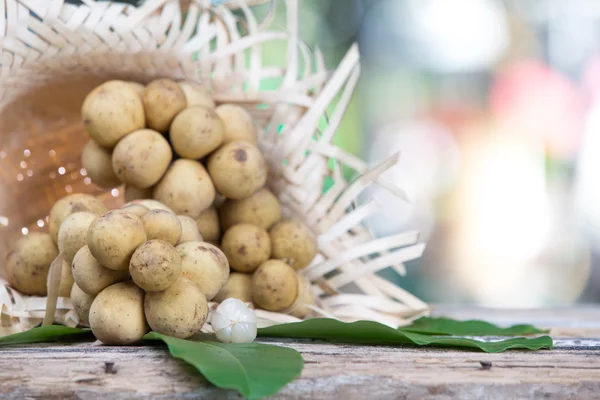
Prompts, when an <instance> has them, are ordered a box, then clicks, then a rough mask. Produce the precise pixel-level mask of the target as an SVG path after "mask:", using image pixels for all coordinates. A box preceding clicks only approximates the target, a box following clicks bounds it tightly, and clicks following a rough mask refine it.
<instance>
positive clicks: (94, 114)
mask: <svg viewBox="0 0 600 400" xmlns="http://www.w3.org/2000/svg"><path fill="white" fill-rule="evenodd" d="M81 115H82V118H83V124H84V125H85V128H86V130H87V132H88V134H89V135H90V137H91V138H92V139H94V140H95V141H96V142H97V143H98V144H99V145H100V146H103V147H107V148H112V147H114V146H115V145H116V144H117V142H118V141H119V140H121V138H122V137H124V136H125V135H127V134H128V133H130V132H133V131H135V130H138V129H142V128H143V127H144V119H145V115H144V107H143V105H142V101H141V99H140V96H139V95H138V94H137V93H136V91H135V90H134V89H133V88H132V86H131V85H130V84H129V83H128V82H124V81H118V80H114V81H108V82H105V83H103V84H101V85H100V86H98V87H96V88H95V89H94V90H92V91H91V92H90V93H89V94H88V95H87V96H86V98H85V100H84V101H83V105H82V106H81Z"/></svg>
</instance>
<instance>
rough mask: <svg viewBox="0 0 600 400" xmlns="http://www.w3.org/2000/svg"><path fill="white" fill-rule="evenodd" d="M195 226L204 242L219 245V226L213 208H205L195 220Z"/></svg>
mask: <svg viewBox="0 0 600 400" xmlns="http://www.w3.org/2000/svg"><path fill="white" fill-rule="evenodd" d="M196 225H197V226H198V230H199V231H200V234H201V235H202V238H203V240H204V241H205V242H209V243H219V241H220V239H221V226H220V224H219V216H218V215H217V210H216V208H215V207H210V208H207V209H206V210H204V211H202V213H201V214H200V216H199V217H198V218H196Z"/></svg>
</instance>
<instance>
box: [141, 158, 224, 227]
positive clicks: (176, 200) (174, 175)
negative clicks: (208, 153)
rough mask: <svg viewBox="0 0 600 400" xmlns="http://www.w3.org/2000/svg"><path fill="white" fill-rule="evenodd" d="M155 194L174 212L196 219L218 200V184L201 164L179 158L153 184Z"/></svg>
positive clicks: (157, 198)
mask: <svg viewBox="0 0 600 400" xmlns="http://www.w3.org/2000/svg"><path fill="white" fill-rule="evenodd" d="M153 194H154V198H155V199H156V200H158V201H160V202H162V203H163V204H165V205H166V206H168V207H169V208H171V209H172V210H173V212H174V213H175V214H177V215H187V216H188V217H192V218H197V217H198V216H199V215H200V213H201V212H202V211H204V210H206V209H207V208H208V207H210V205H211V204H212V203H213V201H214V200H215V187H214V185H213V182H212V180H211V179H210V176H209V175H208V173H207V172H206V169H204V166H203V165H202V164H200V163H199V162H198V161H194V160H186V159H179V160H176V161H175V162H174V163H173V164H172V165H171V166H170V167H169V169H168V170H167V173H166V174H165V176H163V178H162V179H161V180H160V182H158V184H157V185H156V186H155V187H154V193H153Z"/></svg>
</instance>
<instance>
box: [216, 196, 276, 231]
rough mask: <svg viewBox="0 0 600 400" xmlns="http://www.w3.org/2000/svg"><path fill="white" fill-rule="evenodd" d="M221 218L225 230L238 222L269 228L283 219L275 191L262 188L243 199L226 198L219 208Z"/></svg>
mask: <svg viewBox="0 0 600 400" xmlns="http://www.w3.org/2000/svg"><path fill="white" fill-rule="evenodd" d="M219 219H220V221H221V226H222V227H223V230H227V229H229V228H231V227H232V226H233V225H236V224H252V225H256V226H259V227H261V228H263V229H269V228H270V227H271V226H273V224H275V223H276V222H279V220H281V206H280V205H279V200H277V197H275V195H274V194H273V193H271V192H270V191H269V190H268V189H265V188H262V189H260V190H258V191H257V192H255V193H254V194H253V195H251V196H250V197H247V198H245V199H242V200H230V199H227V200H225V202H224V203H223V204H222V205H221V207H220V208H219Z"/></svg>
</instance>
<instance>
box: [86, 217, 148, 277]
mask: <svg viewBox="0 0 600 400" xmlns="http://www.w3.org/2000/svg"><path fill="white" fill-rule="evenodd" d="M145 241H146V231H145V230H144V224H143V223H142V221H141V220H140V219H139V218H138V217H136V216H135V215H134V214H130V213H127V212H124V211H123V210H113V211H109V212H107V213H106V214H104V215H103V216H102V217H99V218H97V219H96V220H95V221H94V222H92V224H91V225H90V229H89V230H88V235H87V245H88V247H89V249H90V252H91V253H92V255H93V256H94V258H95V259H96V260H98V262H99V263H100V264H101V265H103V266H105V267H106V268H110V269H114V270H118V271H125V270H127V269H128V268H129V260H131V256H132V255H133V252H134V251H135V250H136V249H137V248H138V246H140V245H141V244H142V243H144V242H145Z"/></svg>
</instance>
